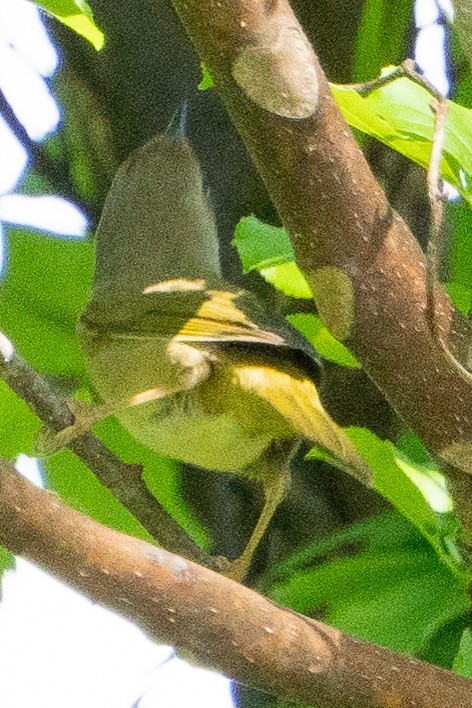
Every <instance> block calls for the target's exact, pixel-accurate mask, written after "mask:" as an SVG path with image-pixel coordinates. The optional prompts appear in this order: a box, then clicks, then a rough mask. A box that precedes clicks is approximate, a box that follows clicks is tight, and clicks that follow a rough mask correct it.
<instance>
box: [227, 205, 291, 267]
mask: <svg viewBox="0 0 472 708" xmlns="http://www.w3.org/2000/svg"><path fill="white" fill-rule="evenodd" d="M233 246H235V247H236V249H237V251H238V254H239V257H240V259H241V263H242V266H243V271H244V272H245V273H249V272H250V271H251V270H258V271H260V270H262V269H264V268H272V267H274V266H277V265H281V264H282V263H290V262H291V261H294V260H295V252H294V250H293V246H292V244H291V242H290V237H289V235H288V233H287V231H286V230H285V229H284V228H283V227H281V226H271V225H270V224H265V223H264V222H263V221H259V219H258V218H257V217H256V216H245V217H243V218H242V219H241V220H240V221H239V223H238V224H237V226H236V229H235V231H234V239H233Z"/></svg>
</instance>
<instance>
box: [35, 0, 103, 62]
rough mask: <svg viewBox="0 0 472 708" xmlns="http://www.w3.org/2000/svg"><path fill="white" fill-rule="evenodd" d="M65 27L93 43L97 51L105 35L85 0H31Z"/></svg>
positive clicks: (101, 45)
mask: <svg viewBox="0 0 472 708" xmlns="http://www.w3.org/2000/svg"><path fill="white" fill-rule="evenodd" d="M32 2H34V4H35V5H38V6H39V7H41V8H42V9H43V10H46V12H49V14H51V15H53V16H54V17H55V18H56V19H58V20H59V21H60V22H62V23H63V24H64V25H67V27H70V28H71V29H73V30H74V32H77V34H80V35H81V36H82V37H85V39H88V41H89V42H90V43H91V44H93V46H94V47H95V49H96V50H97V51H98V50H100V49H101V48H102V47H103V44H104V42H105V37H104V35H103V32H102V31H101V30H100V29H99V28H98V27H97V25H96V24H95V22H94V19H93V14H92V10H91V9H90V6H89V5H88V3H86V2H85V0H32Z"/></svg>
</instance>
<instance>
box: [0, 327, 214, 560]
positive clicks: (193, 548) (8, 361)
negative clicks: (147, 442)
mask: <svg viewBox="0 0 472 708" xmlns="http://www.w3.org/2000/svg"><path fill="white" fill-rule="evenodd" d="M0 377H1V378H2V379H3V380H4V381H5V383H6V384H8V386H10V388H11V389H12V390H13V391H15V393H17V394H18V396H20V397H21V398H22V399H23V400H24V401H26V403H27V404H28V405H29V407H30V408H31V410H32V411H33V412H34V413H35V414H36V415H37V416H38V418H39V419H40V420H41V421H42V422H43V423H44V424H45V425H46V426H47V427H48V428H50V429H51V430H53V431H56V432H57V431H59V430H62V429H63V428H66V427H67V426H69V425H72V423H73V422H74V416H73V414H72V413H71V411H70V409H69V407H68V406H67V403H66V402H65V401H64V400H63V399H62V398H61V397H60V396H58V395H57V394H56V393H55V391H54V390H53V389H52V388H51V387H50V386H49V385H48V383H47V381H46V380H45V379H43V378H42V377H41V376H40V375H39V374H38V373H36V371H34V369H32V368H31V367H30V366H29V365H28V364H27V363H26V362H25V361H24V360H23V359H22V358H21V357H20V356H19V355H18V354H17V353H16V352H15V351H14V350H13V347H12V346H11V344H10V342H9V341H8V340H7V339H6V337H5V336H4V335H3V334H1V333H0ZM69 448H70V449H71V450H72V452H74V453H75V454H76V455H77V457H78V458H79V459H81V460H82V462H84V463H85V464H86V465H87V467H88V468H89V469H90V470H91V471H92V472H93V473H94V474H95V476H96V477H97V479H98V480H100V482H101V483H102V484H103V485H104V486H105V487H107V488H108V489H109V490H110V491H111V493H112V494H113V495H114V496H115V497H116V498H117V499H118V500H119V501H120V502H121V503H122V504H123V506H125V507H126V508H127V509H128V511H130V512H131V513H132V514H133V516H135V517H136V519H138V521H139V522H140V523H141V524H142V525H143V527H144V528H145V529H146V530H147V531H148V532H149V533H150V534H151V536H152V537H153V538H154V539H156V541H157V542H158V543H159V544H162V545H163V546H165V547H166V548H168V549H169V550H172V551H174V552H175V553H180V554H182V555H184V556H186V557H187V558H192V560H195V561H197V562H199V563H203V564H204V565H206V566H208V567H210V568H214V567H215V564H216V560H215V559H214V558H212V557H211V556H209V555H208V554H207V553H205V551H203V550H202V549H201V548H199V547H198V546H197V544H196V543H194V541H192V539H191V538H190V537H189V536H188V535H187V534H186V533H185V532H184V531H183V529H181V528H180V526H179V525H178V524H177V522H176V521H175V520H174V519H173V518H172V517H171V516H170V514H168V513H167V511H166V510H165V509H164V508H163V507H162V506H161V505H160V504H159V502H158V501H157V499H156V498H155V497H154V496H153V495H152V494H151V492H150V491H149V489H148V488H147V486H146V484H145V482H144V480H143V477H142V469H141V467H140V466H139V465H129V464H126V463H125V462H123V461H122V460H120V459H119V458H118V457H116V455H114V454H113V453H112V452H111V450H109V449H108V448H107V447H106V446H105V445H104V444H103V443H102V442H101V441H100V440H98V438H96V437H95V436H94V435H92V434H90V433H89V434H87V435H84V436H83V437H81V438H78V439H76V440H74V441H73V442H72V443H71V444H70V445H69Z"/></svg>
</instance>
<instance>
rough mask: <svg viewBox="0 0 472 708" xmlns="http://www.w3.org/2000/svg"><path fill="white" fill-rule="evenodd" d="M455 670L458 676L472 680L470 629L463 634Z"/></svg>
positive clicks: (471, 635) (471, 632)
mask: <svg viewBox="0 0 472 708" xmlns="http://www.w3.org/2000/svg"><path fill="white" fill-rule="evenodd" d="M453 669H454V671H455V672H456V674H460V675H461V676H467V678H470V679H472V631H471V630H470V629H469V628H467V629H464V632H463V634H462V637H461V641H460V644H459V651H458V652H457V656H456V658H455V659H454V665H453Z"/></svg>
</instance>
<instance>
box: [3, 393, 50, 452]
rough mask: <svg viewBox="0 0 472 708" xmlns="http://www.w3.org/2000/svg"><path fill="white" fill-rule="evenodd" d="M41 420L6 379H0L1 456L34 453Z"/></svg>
mask: <svg viewBox="0 0 472 708" xmlns="http://www.w3.org/2000/svg"><path fill="white" fill-rule="evenodd" d="M40 427H41V422H40V420H39V418H37V417H36V416H35V415H34V413H32V412H31V411H30V409H29V408H28V406H27V405H26V403H25V402H24V401H23V400H22V399H21V398H19V396H17V395H16V394H15V393H14V392H13V391H12V390H11V389H10V388H8V386H7V385H6V383H5V382H4V381H1V380H0V456H1V457H6V458H9V459H13V458H15V457H16V456H17V455H18V454H19V453H20V452H23V453H25V454H26V455H33V454H34V440H35V436H36V433H37V432H38V430H39V428H40Z"/></svg>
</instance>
